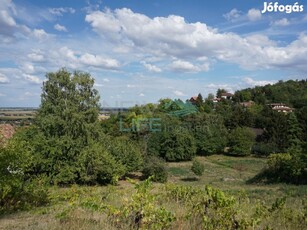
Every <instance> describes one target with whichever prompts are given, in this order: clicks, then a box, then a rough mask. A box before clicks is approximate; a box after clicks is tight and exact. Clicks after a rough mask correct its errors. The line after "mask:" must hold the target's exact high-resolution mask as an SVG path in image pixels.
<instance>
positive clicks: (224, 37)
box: [85, 8, 307, 72]
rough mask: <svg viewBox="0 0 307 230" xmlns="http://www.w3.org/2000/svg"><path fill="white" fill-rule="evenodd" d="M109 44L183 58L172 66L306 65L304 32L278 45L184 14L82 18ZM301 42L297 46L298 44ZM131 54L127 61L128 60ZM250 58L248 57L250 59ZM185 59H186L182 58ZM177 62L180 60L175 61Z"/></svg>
mask: <svg viewBox="0 0 307 230" xmlns="http://www.w3.org/2000/svg"><path fill="white" fill-rule="evenodd" d="M259 13H260V12H259V10H256V9H251V10H250V11H249V18H250V19H251V20H258V19H260V18H261V13H260V16H259ZM85 20H86V21H87V22H88V23H90V25H91V26H92V28H93V30H94V31H95V32H97V33H98V34H100V35H101V37H102V38H105V39H109V38H112V39H111V40H108V42H109V44H113V46H114V47H116V46H117V45H118V44H121V45H122V46H126V47H128V48H131V50H132V53H131V52H130V53H129V54H130V56H129V58H130V60H131V58H132V57H133V55H135V56H138V57H142V55H144V53H145V54H146V55H147V56H146V57H148V55H151V57H152V58H157V59H160V60H165V61H169V60H170V59H173V60H184V61H182V62H183V63H180V61H179V62H178V61H177V62H176V61H174V63H172V64H171V67H173V69H174V70H178V71H187V72H198V71H206V70H208V68H209V64H208V62H210V61H213V62H214V61H216V60H218V61H224V62H229V63H234V64H238V65H239V66H240V67H241V68H244V69H268V68H292V69H296V70H298V69H300V70H304V71H307V66H306V65H303V63H306V59H307V35H306V34H302V35H301V36H300V37H299V38H298V39H297V40H296V41H294V42H292V43H290V44H289V45H287V46H280V47H279V46H278V44H277V43H275V42H274V41H271V40H270V39H269V38H268V37H267V36H264V35H259V36H258V37H259V38H261V40H259V41H256V39H255V38H256V37H251V36H248V37H243V36H240V35H237V34H235V33H220V32H218V30H216V29H214V28H210V27H208V26H207V25H206V24H204V23H200V22H196V23H187V22H186V21H185V19H184V18H183V17H180V16H175V15H170V16H168V17H155V18H149V17H147V16H146V15H144V14H139V13H134V12H132V11H131V10H130V9H126V8H123V9H116V10H114V11H111V10H105V11H95V12H91V13H89V14H88V15H86V19H85ZM297 44H300V45H301V46H300V48H299V49H298V48H297ZM204 56H205V57H207V58H208V61H205V63H195V61H196V60H198V58H201V57H204ZM130 60H129V61H130ZM251 60H252V61H251ZM185 62H187V63H185ZM179 64H180V65H179Z"/></svg>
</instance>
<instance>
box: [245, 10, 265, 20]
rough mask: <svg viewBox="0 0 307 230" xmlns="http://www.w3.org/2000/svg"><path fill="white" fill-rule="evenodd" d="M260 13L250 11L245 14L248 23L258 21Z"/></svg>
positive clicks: (258, 11)
mask: <svg viewBox="0 0 307 230" xmlns="http://www.w3.org/2000/svg"><path fill="white" fill-rule="evenodd" d="M261 16H262V15H261V12H260V10H258V9H254V8H253V9H250V10H249V11H248V13H247V17H248V19H249V20H250V21H258V20H260V19H261Z"/></svg>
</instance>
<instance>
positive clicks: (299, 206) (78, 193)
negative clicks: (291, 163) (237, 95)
mask: <svg viewBox="0 0 307 230" xmlns="http://www.w3.org/2000/svg"><path fill="white" fill-rule="evenodd" d="M198 160H199V161H201V162H202V163H203V164H204V165H205V172H204V174H203V176H201V177H195V175H193V173H192V172H191V170H190V168H191V164H192V163H191V162H181V163H169V164H168V172H169V181H168V184H167V185H166V186H165V185H163V184H159V183H155V184H154V185H153V190H152V193H153V194H157V201H158V202H159V203H160V204H161V205H164V207H166V208H167V209H168V210H171V212H172V213H174V214H175V215H176V217H177V219H176V220H175V221H174V222H173V223H172V225H171V227H170V229H201V228H200V227H199V226H198V225H197V223H196V222H195V223H191V222H188V221H185V219H184V213H185V212H186V206H184V205H183V204H182V203H176V202H174V200H171V199H169V197H167V196H166V193H167V192H165V191H166V187H167V186H170V185H174V184H175V185H187V186H192V187H193V188H198V187H199V188H203V187H204V186H205V185H210V186H212V187H214V188H218V189H221V190H222V191H224V192H225V193H226V194H229V195H231V196H234V197H235V198H236V199H238V200H241V199H246V202H242V203H240V202H239V207H240V209H241V210H242V213H241V215H245V214H248V213H250V212H251V211H252V209H253V208H252V207H254V206H255V205H257V203H265V204H268V205H271V203H272V202H274V200H276V198H281V197H287V199H286V203H285V209H283V211H282V215H281V214H280V213H279V214H275V216H274V217H270V218H266V219H264V221H263V224H262V225H260V227H257V228H254V229H265V227H266V226H270V227H271V229H278V230H279V229H307V225H306V223H307V220H306V218H307V213H305V221H303V222H302V221H299V220H301V219H299V218H298V217H297V214H296V210H297V211H298V212H299V211H302V210H304V207H303V206H304V200H305V201H306V200H307V186H295V185H287V184H248V183H246V181H247V180H248V179H250V178H252V177H253V176H255V175H256V174H257V173H258V172H260V171H261V170H262V168H263V167H265V165H266V160H265V159H261V158H253V157H245V158H242V157H229V156H222V155H214V156H209V157H198ZM134 193H135V189H134V186H133V185H132V184H131V183H129V182H128V181H126V180H122V181H119V183H118V185H117V186H92V187H89V186H71V187H69V188H58V187H52V188H50V200H51V202H50V204H49V205H47V206H45V207H38V208H36V209H33V210H29V211H21V212H18V213H13V214H7V215H5V216H2V217H1V218H0V229H3V230H4V229H46V230H47V229H118V226H116V225H114V223H113V222H112V221H111V220H110V218H109V217H108V215H107V214H106V212H105V211H103V210H104V208H103V207H105V205H107V206H108V205H110V206H112V207H115V208H119V207H121V205H123V204H125V202H128V201H129V200H131V197H132V194H134ZM305 205H306V204H305ZM305 209H306V207H305ZM305 212H306V210H305ZM112 223H113V224H112ZM123 229H125V228H123ZM251 229H253V228H251Z"/></svg>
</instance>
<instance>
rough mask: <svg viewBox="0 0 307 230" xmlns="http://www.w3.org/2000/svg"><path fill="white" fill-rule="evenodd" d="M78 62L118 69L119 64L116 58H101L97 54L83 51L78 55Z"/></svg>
mask: <svg viewBox="0 0 307 230" xmlns="http://www.w3.org/2000/svg"><path fill="white" fill-rule="evenodd" d="M80 62H81V63H83V64H85V65H90V66H94V67H101V68H103V69H114V70H115V69H118V68H119V67H120V64H119V62H118V61H117V60H115V59H112V58H103V57H101V56H99V55H93V54H89V53H85V54H83V55H82V56H81V57H80Z"/></svg>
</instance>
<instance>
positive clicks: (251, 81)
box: [243, 77, 276, 87]
mask: <svg viewBox="0 0 307 230" xmlns="http://www.w3.org/2000/svg"><path fill="white" fill-rule="evenodd" d="M243 81H244V82H245V83H246V84H248V85H249V86H252V87H254V86H264V85H268V84H271V85H272V84H274V83H276V81H257V80H254V79H252V78H251V77H245V78H243Z"/></svg>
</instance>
